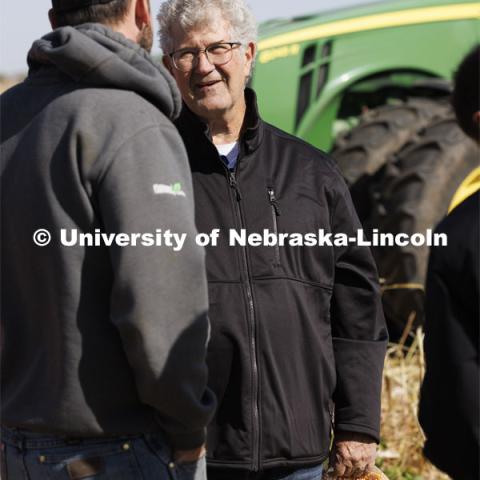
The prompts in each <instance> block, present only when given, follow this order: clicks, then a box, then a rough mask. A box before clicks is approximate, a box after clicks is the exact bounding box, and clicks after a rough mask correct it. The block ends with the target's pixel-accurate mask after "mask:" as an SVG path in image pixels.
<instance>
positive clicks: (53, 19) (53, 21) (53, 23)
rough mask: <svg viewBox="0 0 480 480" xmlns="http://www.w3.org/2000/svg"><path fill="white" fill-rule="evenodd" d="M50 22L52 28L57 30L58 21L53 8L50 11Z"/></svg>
mask: <svg viewBox="0 0 480 480" xmlns="http://www.w3.org/2000/svg"><path fill="white" fill-rule="evenodd" d="M48 20H49V21H50V25H51V26H52V30H55V29H56V28H57V19H56V17H55V12H54V11H53V8H51V9H50V10H49V11H48Z"/></svg>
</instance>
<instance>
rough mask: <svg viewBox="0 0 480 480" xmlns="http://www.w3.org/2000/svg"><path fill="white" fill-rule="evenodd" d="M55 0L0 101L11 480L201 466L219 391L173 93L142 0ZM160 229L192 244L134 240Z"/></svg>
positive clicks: (5, 446) (161, 473)
mask: <svg viewBox="0 0 480 480" xmlns="http://www.w3.org/2000/svg"><path fill="white" fill-rule="evenodd" d="M52 4H53V8H52V10H51V11H50V19H51V22H52V26H53V27H54V28H55V30H54V31H53V32H50V33H49V34H47V35H45V36H44V37H43V38H42V39H40V40H38V41H36V42H35V43H34V44H33V46H32V48H31V50H30V52H29V54H28V62H29V66H30V71H29V74H28V77H27V79H26V80H25V81H24V82H23V83H21V84H20V85H18V86H16V87H14V88H13V89H11V90H9V91H7V92H6V93H5V94H4V95H2V97H1V118H2V128H1V151H2V169H1V181H2V201H3V202H2V206H6V208H4V209H2V216H1V229H0V231H1V249H2V250H1V252H2V276H3V278H4V279H5V280H7V279H8V281H3V282H2V285H1V287H2V290H1V296H2V302H1V303H2V305H1V320H2V324H1V330H2V332H1V333H2V349H1V350H2V361H1V380H2V383H1V392H2V402H1V421H2V431H1V441H2V444H1V448H0V454H1V457H2V462H1V463H2V470H3V473H2V479H4V480H6V479H9V480H23V479H39V478H47V477H48V478H65V479H67V478H68V479H70V480H79V479H83V478H98V479H111V480H129V479H137V478H145V479H153V478H154V479H158V480H162V479H167V478H171V475H172V474H174V475H175V476H176V478H182V479H187V478H194V475H197V477H196V478H203V477H204V476H205V472H206V468H205V465H204V464H201V463H200V464H199V465H198V468H197V469H196V470H197V471H196V472H195V469H193V468H192V466H191V462H192V460H195V459H196V458H197V457H198V456H199V454H201V452H202V445H203V444H204V442H205V438H204V437H205V433H206V432H205V430H206V429H205V427H206V425H207V424H208V422H209V420H210V417H211V416H212V414H213V410H214V407H215V401H214V396H213V394H212V393H211V391H210V390H208V388H207V368H206V361H205V357H206V341H207V337H208V319H207V315H206V311H207V282H206V278H205V268H204V254H203V252H202V250H201V249H200V247H198V246H197V245H196V244H195V242H194V240H193V238H194V236H195V233H196V230H195V223H194V217H193V190H192V185H191V177H190V171H189V168H188V162H187V156H186V152H185V148H184V146H183V144H182V141H181V138H180V137H179V135H178V133H177V131H176V129H175V128H174V126H173V124H172V122H171V119H173V118H174V117H175V116H176V115H177V114H178V112H179V111H180V96H179V94H178V91H177V89H176V87H175V82H174V81H173V80H172V78H171V76H170V75H169V73H168V72H167V71H166V70H165V69H164V68H163V66H160V65H157V64H155V62H153V60H152V59H151V58H150V56H149V55H148V54H147V52H146V51H145V50H143V49H142V48H141V46H144V47H146V48H149V47H150V46H151V44H152V29H151V16H150V6H149V3H148V0H53V2H52ZM45 229H48V231H49V233H47V232H46V231H45ZM62 229H65V230H67V231H68V232H71V233H70V234H69V235H70V236H69V238H70V239H71V238H75V236H76V235H77V233H73V232H81V233H82V234H86V235H89V236H90V237H93V236H97V233H98V236H100V235H99V234H100V232H101V233H103V234H107V235H108V238H109V239H110V240H109V241H108V243H107V242H105V244H96V245H94V246H90V247H89V246H88V244H82V243H81V242H71V241H68V242H67V243H68V245H66V244H65V243H64V242H63V241H61V238H60V237H61V235H60V231H61V230H62ZM156 229H171V230H173V231H178V232H184V233H186V234H188V236H189V238H190V241H189V242H186V243H185V245H184V248H183V250H182V252H181V253H180V254H179V253H178V252H175V251H173V250H172V248H168V247H164V246H159V247H158V248H156V247H155V246H153V247H152V246H151V245H152V243H149V242H148V241H147V242H142V240H141V239H138V238H136V240H135V235H138V234H139V233H141V234H149V235H151V236H152V238H153V235H154V233H155V231H156ZM49 234H50V235H51V237H50V240H51V242H50V243H49ZM117 234H118V238H115V237H116V236H117ZM130 236H131V237H130ZM122 237H123V238H122ZM129 238H130V240H129ZM135 242H136V243H135ZM72 243H75V245H73V244H72ZM145 243H146V244H145ZM149 245H150V246H149ZM184 292H189V293H188V295H187V296H185V294H184ZM172 450H173V451H174V452H172ZM202 466H203V469H202ZM172 472H173V473H172ZM202 472H203V477H202Z"/></svg>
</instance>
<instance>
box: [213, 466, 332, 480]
mask: <svg viewBox="0 0 480 480" xmlns="http://www.w3.org/2000/svg"><path fill="white" fill-rule="evenodd" d="M322 473H323V467H322V465H315V466H314V467H288V468H271V469H268V470H263V471H261V472H250V471H248V470H236V469H235V470H233V469H228V468H209V469H208V480H321V478H322Z"/></svg>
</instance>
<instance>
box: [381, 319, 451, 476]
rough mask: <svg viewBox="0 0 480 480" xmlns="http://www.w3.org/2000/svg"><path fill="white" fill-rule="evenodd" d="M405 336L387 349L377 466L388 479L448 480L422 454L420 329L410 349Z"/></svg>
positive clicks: (422, 372)
mask: <svg viewBox="0 0 480 480" xmlns="http://www.w3.org/2000/svg"><path fill="white" fill-rule="evenodd" d="M410 324H413V319H412V321H411V322H410ZM408 330H409V328H407V329H406V331H408ZM411 335H413V334H411ZM406 337H407V336H406V335H405V336H404V337H403V338H402V339H401V340H400V343H399V344H390V345H389V348H388V353H387V359H386V363H385V370H384V375H383V391H382V429H381V437H382V443H381V446H380V449H379V461H378V465H379V466H380V467H381V468H382V470H383V471H384V472H385V473H386V474H387V475H388V477H389V478H390V480H401V479H402V480H420V479H422V480H448V479H449V478H450V477H448V476H447V475H444V474H442V473H441V472H439V471H438V470H437V469H435V468H434V467H433V466H432V465H431V464H430V463H429V462H428V461H427V460H426V459H425V458H424V457H423V455H422V447H423V443H424V441H425V437H424V435H423V432H422V430H421V428H420V425H419V423H418V419H417V407H418V398H419V390H420V384H421V382H422V379H423V375H424V372H425V364H424V357H423V332H422V330H421V329H418V330H417V331H416V332H415V334H414V335H413V342H412V343H411V345H410V346H409V347H407V346H406V345H405V340H406Z"/></svg>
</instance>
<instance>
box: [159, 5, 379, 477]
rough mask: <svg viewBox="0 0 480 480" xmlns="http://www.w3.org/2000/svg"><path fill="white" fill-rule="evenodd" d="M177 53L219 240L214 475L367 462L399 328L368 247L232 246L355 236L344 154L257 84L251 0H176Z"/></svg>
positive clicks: (211, 252)
mask: <svg viewBox="0 0 480 480" xmlns="http://www.w3.org/2000/svg"><path fill="white" fill-rule="evenodd" d="M158 19H159V22H160V34H161V45H162V48H163V51H164V53H165V56H164V62H165V64H166V65H167V67H168V68H169V69H170V72H171V73H172V74H173V76H174V77H175V80H176V82H177V85H178V87H179V89H180V91H181V93H182V97H183V100H184V107H183V112H182V114H181V116H180V118H179V120H178V121H177V126H178V128H179V130H180V133H181V135H182V137H183V139H184V141H185V144H186V146H187V152H188V154H189V158H190V165H191V169H192V172H193V181H194V193H195V202H196V222H197V228H198V229H199V230H200V231H202V232H211V231H212V230H214V229H220V237H219V239H218V244H217V245H216V246H213V245H212V246H210V247H208V248H207V274H208V280H209V296H210V318H211V322H212V337H211V341H210V345H209V351H208V365H209V379H210V381H209V383H210V386H211V388H212V389H213V390H214V391H215V393H216V395H217V397H218V400H219V408H218V411H217V413H216V416H215V418H214V420H213V422H212V423H211V424H210V426H209V431H208V441H207V447H208V448H207V450H208V458H207V463H208V465H209V472H208V474H209V478H210V480H212V479H223V480H235V479H247V478H248V479H252V478H255V479H260V478H261V479H280V478H281V479H300V478H301V479H305V480H306V479H318V478H320V477H321V470H322V463H323V462H324V460H325V459H326V458H327V457H328V455H329V447H330V435H331V429H332V427H333V430H334V432H335V433H334V435H335V436H334V439H335V443H334V448H333V451H332V454H331V466H332V468H333V469H334V474H335V475H336V476H337V477H349V476H354V475H357V474H360V473H362V472H363V471H365V470H366V469H367V468H368V467H369V466H370V465H371V464H372V463H373V462H374V458H375V451H376V442H378V440H379V423H380V422H379V416H380V389H381V374H382V368H383V361H384V355H385V348H386V341H387V333H386V329H385V325H384V318H383V314H382V309H381V304H380V295H379V288H378V284H377V274H376V269H375V266H374V263H373V260H372V257H371V255H370V252H369V250H368V249H367V248H361V247H357V246H355V245H353V246H341V247H322V248H319V247H299V246H297V247H296V246H285V247H279V246H278V245H272V246H268V245H262V246H256V247H252V246H248V245H247V246H242V245H239V244H238V243H237V244H235V245H234V246H230V245H229V238H228V237H229V235H228V233H229V230H235V231H237V232H238V231H241V230H242V229H244V230H245V231H246V232H247V233H248V234H251V233H260V234H263V232H264V230H268V231H269V232H270V233H277V232H283V233H307V232H318V230H319V229H324V230H325V231H326V232H331V233H337V232H342V233H347V234H353V232H356V230H357V228H359V222H358V220H357V216H356V214H355V211H354V208H353V206H352V202H351V200H350V196H349V193H348V190H347V187H346V186H345V183H344V181H343V180H342V177H341V175H340V174H339V172H338V170H337V168H336V166H335V165H334V163H333V162H332V160H331V159H330V158H328V157H327V156H326V155H325V154H323V153H322V152H320V151H318V150H316V149H315V148H313V147H311V146H310V145H308V144H306V143H305V142H303V141H301V140H298V139H296V138H295V137H292V136H291V135H288V134H286V133H285V132H282V131H280V130H278V129H276V128H274V127H273V126H271V125H268V124H266V123H264V122H263V121H262V119H261V118H260V116H259V114H258V110H257V106H256V101H255V94H254V92H253V91H252V90H251V89H248V88H246V83H247V80H248V78H249V76H250V74H251V70H252V65H253V62H254V58H255V53H256V45H255V38H256V26H255V20H254V18H253V17H252V14H251V12H250V11H249V10H248V9H247V8H246V6H245V4H244V2H243V0H188V1H187V0H168V1H167V2H165V3H164V4H163V5H162V7H161V11H160V14H159V16H158Z"/></svg>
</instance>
